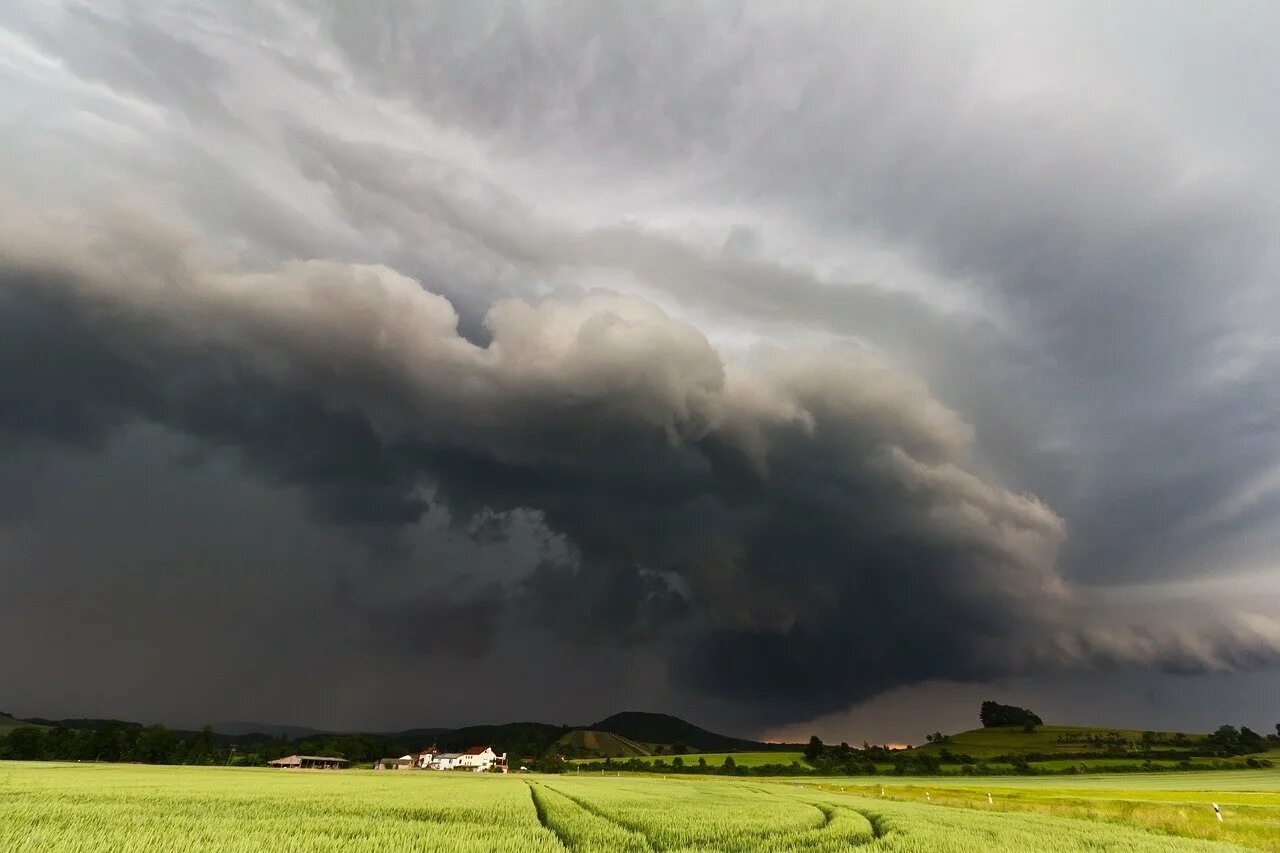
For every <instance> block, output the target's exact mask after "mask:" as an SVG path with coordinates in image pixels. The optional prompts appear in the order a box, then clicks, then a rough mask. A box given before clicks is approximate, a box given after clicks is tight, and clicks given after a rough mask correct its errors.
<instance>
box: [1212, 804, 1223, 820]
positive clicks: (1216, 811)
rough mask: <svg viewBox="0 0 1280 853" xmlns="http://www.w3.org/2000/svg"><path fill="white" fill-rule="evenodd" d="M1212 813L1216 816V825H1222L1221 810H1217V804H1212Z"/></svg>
mask: <svg viewBox="0 0 1280 853" xmlns="http://www.w3.org/2000/svg"><path fill="white" fill-rule="evenodd" d="M1213 813H1214V814H1215V815H1217V816H1218V823H1222V809H1220V808H1218V804H1217V803H1214V804H1213Z"/></svg>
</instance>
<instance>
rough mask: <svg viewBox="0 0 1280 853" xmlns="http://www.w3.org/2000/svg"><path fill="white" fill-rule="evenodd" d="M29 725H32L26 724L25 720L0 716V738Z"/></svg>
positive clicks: (6, 715)
mask: <svg viewBox="0 0 1280 853" xmlns="http://www.w3.org/2000/svg"><path fill="white" fill-rule="evenodd" d="M30 725H33V724H32V723H29V722H27V721H26V720H19V719H15V718H14V717H11V716H9V715H8V714H0V737H3V736H4V735H7V734H8V733H9V732H11V731H13V730H14V729H20V728H22V727H23V726H30ZM40 728H46V727H45V726H40Z"/></svg>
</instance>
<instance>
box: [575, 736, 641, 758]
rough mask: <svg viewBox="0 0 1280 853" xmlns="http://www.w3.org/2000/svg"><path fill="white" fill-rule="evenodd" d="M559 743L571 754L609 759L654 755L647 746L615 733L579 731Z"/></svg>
mask: <svg viewBox="0 0 1280 853" xmlns="http://www.w3.org/2000/svg"><path fill="white" fill-rule="evenodd" d="M557 743H558V744H559V745H560V746H561V747H563V748H565V749H566V750H568V751H570V752H590V753H592V754H594V755H598V756H600V757H607V758H632V757H637V756H644V755H652V754H653V749H652V748H650V747H649V746H648V745H646V744H642V743H638V742H636V741H634V740H631V739H630V738H626V737H623V736H622V735H617V734H614V733H613V732H598V731H594V730H591V729H577V730H575V731H572V732H569V733H568V734H566V735H565V736H564V737H562V738H560V740H558V741H557Z"/></svg>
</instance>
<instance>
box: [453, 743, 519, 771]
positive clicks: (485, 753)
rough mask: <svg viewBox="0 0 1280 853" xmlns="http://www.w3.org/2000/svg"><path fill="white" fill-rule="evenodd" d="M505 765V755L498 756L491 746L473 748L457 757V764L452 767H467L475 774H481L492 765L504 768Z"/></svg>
mask: <svg viewBox="0 0 1280 853" xmlns="http://www.w3.org/2000/svg"><path fill="white" fill-rule="evenodd" d="M506 763H507V754H506V753H505V752H504V753H503V754H502V755H498V754H497V753H496V752H494V751H493V747H491V746H473V747H471V748H470V749H468V750H467V751H466V752H463V753H462V754H461V755H459V756H458V762H457V763H456V764H455V765H454V766H455V767H467V768H470V769H472V770H474V771H476V772H477V773H483V772H484V771H486V770H488V769H489V768H491V767H493V766H494V765H497V766H499V767H506Z"/></svg>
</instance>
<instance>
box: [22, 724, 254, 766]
mask: <svg viewBox="0 0 1280 853" xmlns="http://www.w3.org/2000/svg"><path fill="white" fill-rule="evenodd" d="M232 757H233V750H232V748H231V747H230V746H229V745H220V744H219V742H218V737H217V735H215V734H214V733H213V730H212V729H210V728H209V727H208V726H205V727H204V728H203V729H202V730H200V731H198V732H194V733H184V734H178V733H176V732H173V731H170V730H169V729H167V728H165V727H164V726H139V725H130V724H128V723H117V722H110V721H109V722H106V723H105V724H103V725H101V726H99V727H98V728H94V729H70V728H65V727H62V726H59V727H56V728H50V729H45V728H40V727H37V726H22V727H20V728H16V729H14V730H12V731H11V732H9V734H8V735H7V736H5V737H0V758H10V759H17V760H26V761H134V762H139V763H142V764H226V763H229V762H230V761H231V759H232ZM235 757H236V759H237V760H236V762H235V763H247V759H249V756H248V755H240V756H235Z"/></svg>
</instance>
